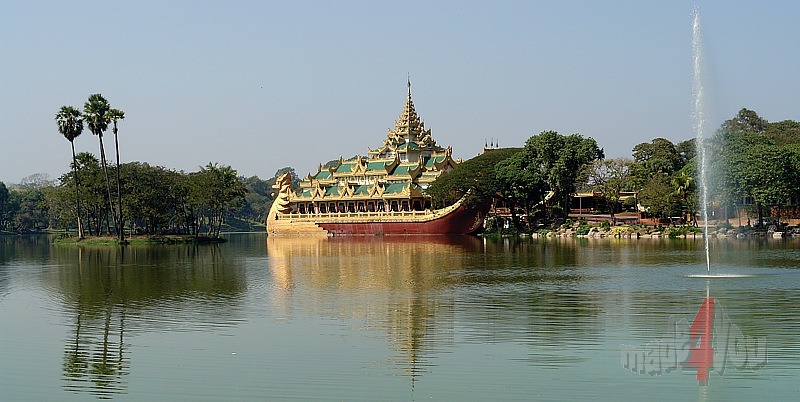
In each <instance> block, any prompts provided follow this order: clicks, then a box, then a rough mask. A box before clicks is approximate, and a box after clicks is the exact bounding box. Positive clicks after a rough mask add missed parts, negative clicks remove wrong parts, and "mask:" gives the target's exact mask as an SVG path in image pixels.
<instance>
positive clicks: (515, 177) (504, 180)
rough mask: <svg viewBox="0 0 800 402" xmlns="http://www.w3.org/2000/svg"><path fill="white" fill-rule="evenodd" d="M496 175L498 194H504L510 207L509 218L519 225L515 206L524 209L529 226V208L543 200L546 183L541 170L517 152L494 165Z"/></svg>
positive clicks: (523, 154) (521, 153)
mask: <svg viewBox="0 0 800 402" xmlns="http://www.w3.org/2000/svg"><path fill="white" fill-rule="evenodd" d="M495 170H496V172H497V173H496V177H497V181H498V184H499V185H500V188H499V191H498V194H501V195H503V196H504V199H505V201H506V202H507V203H508V204H509V207H510V209H511V220H512V221H513V222H514V225H515V226H516V227H519V226H520V225H519V221H518V219H517V207H518V206H519V207H521V208H522V209H523V210H524V211H525V215H526V216H528V218H529V219H527V222H528V227H529V228H530V215H531V209H532V207H533V206H534V205H536V204H541V203H543V202H544V196H545V193H546V188H547V187H546V183H545V182H544V179H543V178H542V176H541V171H539V170H538V169H536V166H534V165H533V164H531V163H530V161H528V160H526V159H525V153H523V152H517V153H515V154H514V155H511V156H510V157H508V158H506V159H504V160H502V161H500V162H499V163H497V165H495Z"/></svg>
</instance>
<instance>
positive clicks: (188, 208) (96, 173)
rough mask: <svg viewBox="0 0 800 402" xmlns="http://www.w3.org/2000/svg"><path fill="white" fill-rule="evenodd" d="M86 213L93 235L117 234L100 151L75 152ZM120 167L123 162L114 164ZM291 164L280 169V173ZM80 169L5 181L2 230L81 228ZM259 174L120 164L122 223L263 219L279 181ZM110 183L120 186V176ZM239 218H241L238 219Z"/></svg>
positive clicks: (143, 229)
mask: <svg viewBox="0 0 800 402" xmlns="http://www.w3.org/2000/svg"><path fill="white" fill-rule="evenodd" d="M76 160H77V161H78V169H77V172H78V177H80V183H81V186H80V190H79V192H78V194H77V197H79V198H80V200H81V215H82V216H81V221H82V222H83V226H84V230H85V232H86V234H87V235H94V236H96V235H113V234H115V233H116V232H115V230H116V229H115V226H114V223H113V219H112V217H111V212H110V208H109V200H108V191H107V188H106V184H105V178H104V175H103V173H102V167H101V166H100V163H99V160H98V158H97V157H96V156H95V155H93V154H91V153H88V152H83V153H79V154H77V155H76ZM109 167H110V168H112V169H114V170H116V165H114V164H112V165H109ZM287 171H289V172H291V173H294V170H293V169H292V168H288V167H287V168H283V169H279V170H278V172H277V173H276V177H277V175H279V174H282V173H284V172H287ZM74 172H75V171H72V172H69V173H66V174H64V175H62V176H61V177H60V178H59V179H58V180H57V181H49V180H46V179H44V178H43V177H42V176H41V175H36V180H34V181H30V180H28V181H26V182H24V183H21V184H18V185H9V186H6V185H5V184H4V183H3V182H0V231H6V232H27V231H43V230H64V229H68V230H71V231H77V215H76V210H77V209H76V205H77V199H78V198H76V193H75V191H74V182H75V179H74V178H75V173H74ZM274 182H275V178H274V177H273V178H272V179H268V180H262V179H260V178H259V177H258V176H252V177H243V176H237V172H236V170H235V169H233V168H231V167H230V166H225V165H219V164H216V163H209V164H207V165H206V166H203V167H201V168H200V169H199V170H198V171H195V172H188V173H187V172H183V171H176V170H173V169H167V168H164V167H161V166H152V165H149V164H147V163H143V162H131V163H124V164H122V165H121V166H120V188H121V191H122V195H123V197H122V211H123V216H124V217H125V222H123V227H124V228H125V230H126V233H131V234H191V235H208V236H217V235H219V232H220V230H223V229H224V228H232V227H233V228H236V227H241V226H242V225H245V226H246V225H250V224H253V225H256V226H260V225H263V223H264V219H266V215H267V212H268V211H269V208H270V206H271V205H272V201H273V196H272V192H273V190H272V188H271V186H272V183H274ZM110 183H111V185H112V186H113V187H115V188H116V183H117V181H116V178H115V177H112V178H111V181H110ZM237 225H238V226H237Z"/></svg>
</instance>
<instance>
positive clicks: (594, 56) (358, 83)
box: [0, 0, 800, 183]
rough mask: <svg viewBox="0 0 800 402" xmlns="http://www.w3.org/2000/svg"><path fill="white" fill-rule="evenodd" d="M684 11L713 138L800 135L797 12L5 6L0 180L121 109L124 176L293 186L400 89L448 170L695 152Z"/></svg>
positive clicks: (792, 5) (55, 168)
mask: <svg viewBox="0 0 800 402" xmlns="http://www.w3.org/2000/svg"><path fill="white" fill-rule="evenodd" d="M695 6H697V7H698V8H699V10H700V15H701V27H702V38H703V49H704V50H703V55H702V58H703V60H704V65H705V77H704V85H705V87H706V107H707V109H708V110H707V112H706V115H707V116H708V119H709V121H710V123H709V124H710V125H712V126H714V127H718V126H719V124H721V123H722V122H723V121H724V120H725V119H728V118H730V117H732V116H734V115H735V114H736V113H737V111H738V110H739V109H741V108H742V107H747V108H748V109H752V110H755V111H756V112H758V113H759V115H761V117H763V118H765V119H767V120H769V121H780V120H787V119H790V120H800V110H799V109H798V94H800V80H799V79H798V77H797V68H798V67H797V66H798V65H800V46H798V45H797V43H798V42H799V39H800V24H797V20H796V18H797V15H800V2H795V1H765V0H759V1H681V0H677V1H668V2H667V1H642V0H638V1H557V2H556V1H534V0H530V1H499V2H488V1H482V2H474V1H452V2H450V1H402V2H401V1H393V2H389V1H344V0H343V1H237V0H234V1H225V2H223V1H197V0H195V1H178V0H170V1H163V0H159V1H148V0H138V1H127V2H123V1H82V0H76V1H68V2H67V1H14V0H0V49H2V51H1V52H0V181H3V182H5V183H18V182H20V181H21V180H22V179H23V178H24V177H26V176H29V175H31V174H34V173H45V174H47V175H49V176H50V178H51V179H55V178H57V177H59V176H60V175H61V174H63V173H66V172H67V171H68V170H69V162H70V160H71V152H70V146H69V142H68V141H67V140H66V139H65V138H64V137H63V136H62V135H61V134H60V133H59V132H58V130H57V126H56V123H55V120H54V116H55V114H56V112H58V110H59V108H60V107H61V106H63V105H71V106H75V107H78V108H81V109H82V107H83V104H84V102H86V99H87V98H88V96H89V95H90V94H92V93H101V94H102V95H103V96H105V97H106V98H107V99H108V100H109V101H110V103H111V106H112V107H114V108H118V109H122V110H123V111H124V112H125V116H126V118H125V120H124V121H122V122H120V123H119V136H120V153H121V161H122V162H123V163H125V162H131V161H139V162H147V163H149V164H151V165H158V166H163V167H166V168H169V169H175V170H183V171H187V172H191V171H196V170H198V169H199V166H202V165H206V164H208V163H209V162H214V163H219V164H222V165H229V166H232V167H233V168H234V169H236V170H237V171H238V172H239V174H240V175H243V176H248V177H249V176H254V175H256V176H259V177H261V178H262V179H267V178H271V177H272V176H273V175H274V173H275V171H276V170H278V169H280V168H282V167H284V166H292V167H294V168H295V169H296V171H297V173H298V174H300V175H301V176H304V175H306V174H308V173H314V172H316V169H317V166H318V164H320V163H325V162H327V161H329V160H331V159H338V158H339V156H344V157H345V158H347V157H349V156H353V155H356V154H361V155H364V154H366V152H367V147H372V148H376V147H378V146H379V145H380V144H381V143H382V142H383V139H384V138H385V137H386V132H387V129H388V128H392V127H393V126H394V122H395V120H396V119H397V118H398V116H399V114H400V113H401V112H402V109H403V105H404V103H405V97H406V90H407V89H406V82H407V79H408V78H409V77H410V80H411V84H412V87H411V91H412V97H413V100H414V104H415V106H416V109H417V112H418V114H419V115H420V116H421V118H422V119H423V120H424V121H425V124H426V127H428V128H431V130H432V135H433V138H434V139H435V140H436V141H437V143H438V144H439V145H442V146H448V145H450V146H452V147H453V153H454V156H455V157H457V158H464V159H467V158H470V157H473V156H475V155H477V154H478V153H479V152H480V151H481V149H482V147H483V146H484V144H485V142H486V141H487V140H488V141H495V142H497V143H499V145H500V146H502V147H519V146H522V145H523V144H524V143H525V140H526V139H527V138H529V137H530V136H532V135H535V134H538V133H540V132H542V131H546V130H554V131H557V132H559V133H561V134H573V133H580V134H581V135H583V136H585V137H592V138H594V139H595V140H596V141H597V142H598V144H599V145H600V147H602V148H604V150H605V154H606V157H624V156H630V155H631V150H632V148H633V147H634V146H635V145H636V144H639V143H642V142H649V141H650V140H652V139H653V138H657V137H663V138H667V139H669V140H671V141H673V142H676V143H677V142H679V141H683V140H686V139H689V138H692V137H693V136H694V135H695V134H694V133H693V132H692V119H691V111H692V110H691V107H692V46H691V40H692V10H693V9H694V7H695ZM104 140H105V142H106V147H107V151H106V152H107V153H108V154H109V155H110V158H111V159H112V160H113V134H112V133H111V132H110V131H109V132H107V133H106V136H105V137H104ZM75 146H76V150H77V151H78V152H81V151H88V152H92V153H94V154H96V155H97V154H99V145H98V141H97V137H96V136H93V135H92V134H91V132H89V131H88V130H84V133H83V135H81V136H80V137H79V138H77V139H76V140H75Z"/></svg>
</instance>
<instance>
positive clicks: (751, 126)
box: [721, 108, 767, 134]
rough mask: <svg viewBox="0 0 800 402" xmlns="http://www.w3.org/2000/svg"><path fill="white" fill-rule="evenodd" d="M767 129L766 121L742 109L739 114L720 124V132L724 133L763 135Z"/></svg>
mask: <svg viewBox="0 0 800 402" xmlns="http://www.w3.org/2000/svg"><path fill="white" fill-rule="evenodd" d="M766 129H767V121H766V120H764V119H763V118H761V116H759V115H758V113H756V112H754V111H752V110H750V109H747V108H742V109H741V110H739V113H737V114H736V116H733V117H732V118H730V119H728V120H725V122H724V123H722V127H721V130H722V131H723V132H725V133H735V132H746V133H756V134H763V133H764V131H766Z"/></svg>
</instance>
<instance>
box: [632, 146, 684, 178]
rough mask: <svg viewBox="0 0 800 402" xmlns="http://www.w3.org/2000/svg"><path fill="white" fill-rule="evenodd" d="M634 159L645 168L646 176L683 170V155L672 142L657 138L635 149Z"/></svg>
mask: <svg viewBox="0 0 800 402" xmlns="http://www.w3.org/2000/svg"><path fill="white" fill-rule="evenodd" d="M633 159H634V161H636V163H637V164H638V165H640V167H642V168H644V175H645V176H650V175H651V174H653V173H663V174H671V173H672V172H675V171H677V170H679V169H680V168H681V166H682V165H681V155H680V154H679V153H678V149H677V148H676V147H675V144H673V143H672V141H670V140H668V139H666V138H656V139H653V140H652V141H651V142H649V143H648V142H643V143H641V144H639V145H636V146H635V147H633Z"/></svg>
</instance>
